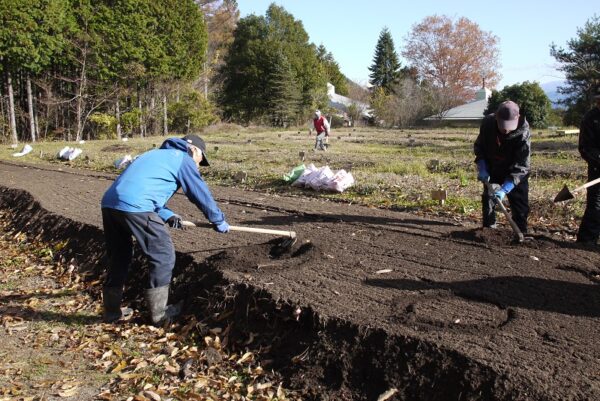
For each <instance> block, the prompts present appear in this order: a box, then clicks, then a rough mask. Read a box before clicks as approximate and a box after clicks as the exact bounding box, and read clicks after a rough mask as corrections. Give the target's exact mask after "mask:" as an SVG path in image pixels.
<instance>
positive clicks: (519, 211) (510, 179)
mask: <svg viewBox="0 0 600 401" xmlns="http://www.w3.org/2000/svg"><path fill="white" fill-rule="evenodd" d="M474 151H475V163H476V164H477V170H478V174H477V179H478V180H479V181H481V182H483V183H484V184H485V182H487V181H489V182H490V183H492V184H496V185H495V187H496V190H495V192H494V194H493V196H495V197H496V198H497V199H498V200H500V202H502V200H503V199H504V197H505V196H507V197H508V201H509V203H510V207H511V214H512V219H513V220H514V221H515V223H516V224H517V226H518V227H519V229H520V230H521V232H523V234H525V233H527V217H528V215H529V183H528V178H529V170H530V159H531V135H530V133H529V124H528V123H527V120H526V119H525V117H524V116H521V115H520V111H519V106H518V105H517V104H516V103H515V102H512V101H510V100H509V101H506V102H502V103H501V104H500V106H498V109H497V110H496V112H495V113H492V114H490V115H487V116H485V117H484V118H483V121H482V122H481V127H480V128H479V136H478V137H477V139H476V140H475V145H474ZM481 201H482V213H483V226H484V227H491V228H495V227H496V213H495V211H494V202H493V199H491V197H490V196H489V194H488V193H487V190H486V187H485V185H484V189H483V194H482V196H481Z"/></svg>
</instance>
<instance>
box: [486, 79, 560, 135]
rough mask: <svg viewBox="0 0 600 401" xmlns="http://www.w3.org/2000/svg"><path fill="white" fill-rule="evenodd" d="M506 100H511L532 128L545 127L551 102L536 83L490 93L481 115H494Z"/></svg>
mask: <svg viewBox="0 0 600 401" xmlns="http://www.w3.org/2000/svg"><path fill="white" fill-rule="evenodd" d="M506 100H512V101H513V102H515V103H517V104H518V105H519V112H520V114H521V115H522V116H525V118H526V119H527V122H528V123H529V124H530V125H531V126H532V127H535V128H545V127H547V125H548V121H547V119H548V117H549V116H550V113H551V110H552V107H551V102H550V99H548V96H547V95H546V93H545V92H544V90H543V89H542V87H541V86H540V85H539V84H538V83H537V82H528V81H525V82H523V83H522V84H515V85H511V86H505V87H504V88H503V89H502V90H501V91H492V96H490V98H489V99H488V106H487V109H486V110H485V111H484V113H483V114H484V115H487V114H490V113H494V112H495V111H496V110H497V109H498V106H499V105H500V103H502V102H504V101H506Z"/></svg>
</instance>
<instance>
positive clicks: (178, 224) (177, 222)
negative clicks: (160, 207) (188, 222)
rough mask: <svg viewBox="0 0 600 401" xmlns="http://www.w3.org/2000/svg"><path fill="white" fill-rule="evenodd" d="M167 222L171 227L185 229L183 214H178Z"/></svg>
mask: <svg viewBox="0 0 600 401" xmlns="http://www.w3.org/2000/svg"><path fill="white" fill-rule="evenodd" d="M167 224H168V225H169V227H171V228H175V229H177V230H185V226H184V225H183V223H182V220H181V216H178V215H176V214H174V215H173V216H171V217H169V218H168V219H167Z"/></svg>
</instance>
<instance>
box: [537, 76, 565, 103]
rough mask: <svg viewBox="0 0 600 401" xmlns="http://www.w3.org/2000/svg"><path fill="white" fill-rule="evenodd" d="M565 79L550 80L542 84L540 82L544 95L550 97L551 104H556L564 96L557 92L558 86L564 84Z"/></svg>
mask: <svg viewBox="0 0 600 401" xmlns="http://www.w3.org/2000/svg"><path fill="white" fill-rule="evenodd" d="M565 84H566V81H550V82H546V83H543V84H540V86H541V87H542V89H543V90H544V92H545V93H546V96H548V98H549V99H550V101H551V102H552V105H553V106H558V101H559V100H561V99H562V98H564V95H561V94H560V93H558V92H557V89H558V87H559V86H564V85H565Z"/></svg>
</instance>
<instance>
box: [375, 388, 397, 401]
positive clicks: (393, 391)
mask: <svg viewBox="0 0 600 401" xmlns="http://www.w3.org/2000/svg"><path fill="white" fill-rule="evenodd" d="M397 392H398V389H396V388H391V389H389V390H388V391H386V392H385V393H383V394H381V395H380V396H379V397H378V398H377V401H385V400H387V399H389V398H391V397H392V396H393V395H394V394H396V393H397Z"/></svg>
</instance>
